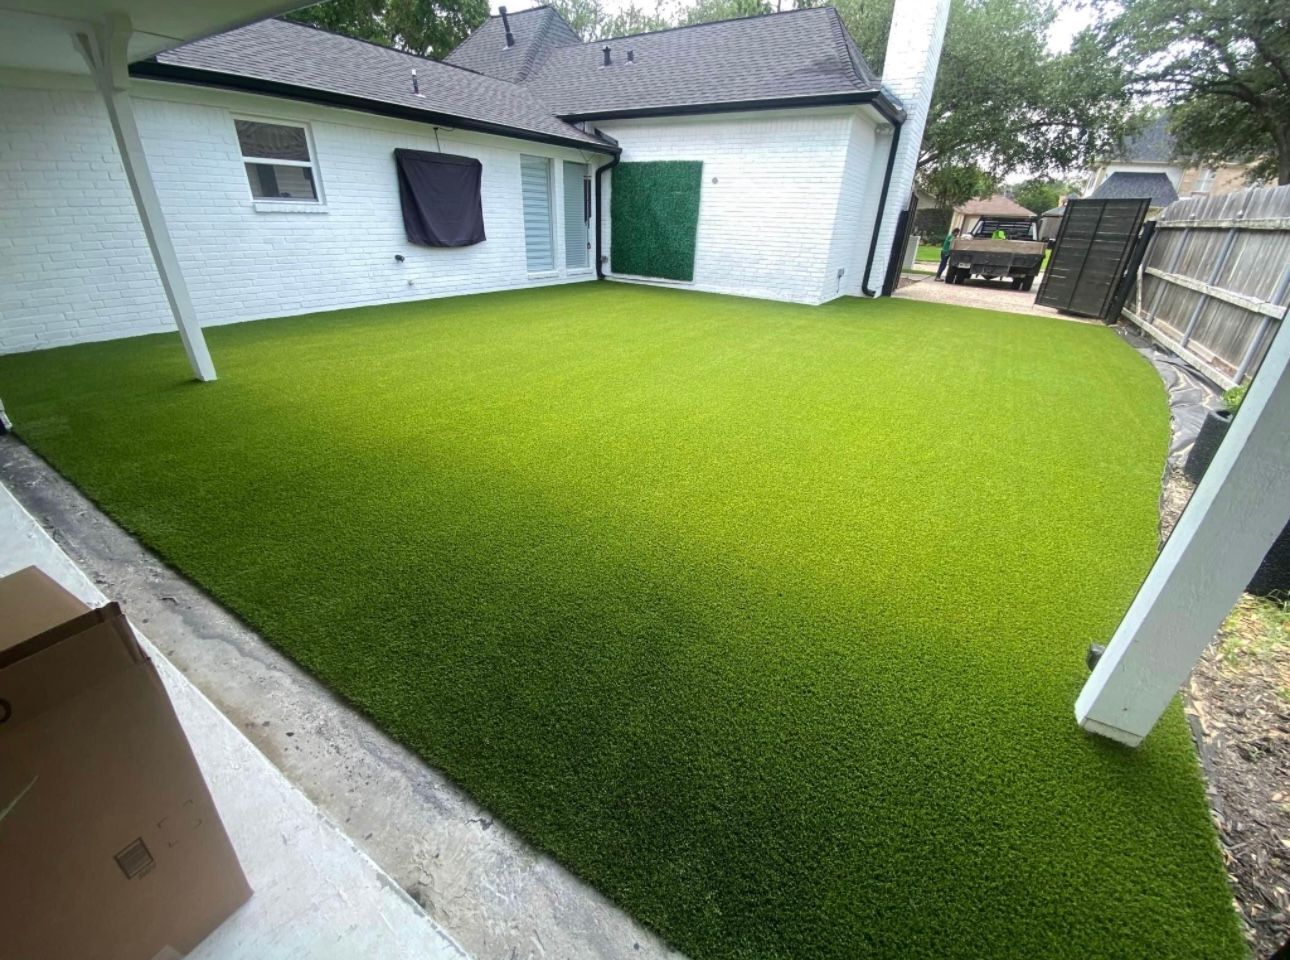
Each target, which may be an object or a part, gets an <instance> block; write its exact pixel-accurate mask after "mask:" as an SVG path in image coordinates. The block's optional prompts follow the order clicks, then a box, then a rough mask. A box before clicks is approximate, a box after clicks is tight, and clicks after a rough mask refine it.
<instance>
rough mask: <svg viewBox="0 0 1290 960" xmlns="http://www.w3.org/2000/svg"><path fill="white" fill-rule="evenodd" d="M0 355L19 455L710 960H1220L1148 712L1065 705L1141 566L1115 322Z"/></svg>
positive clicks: (838, 314) (788, 325) (438, 309)
mask: <svg viewBox="0 0 1290 960" xmlns="http://www.w3.org/2000/svg"><path fill="white" fill-rule="evenodd" d="M208 336H209V338H210V345H211V349H212V352H213V354H214V357H215V361H216V363H217V365H218V368H219V371H220V376H221V379H220V380H219V381H218V382H217V383H213V384H205V385H198V384H194V383H191V382H188V373H187V368H186V364H185V361H184V357H183V352H182V350H181V349H180V347H179V343H178V340H177V338H176V337H175V336H172V335H158V336H152V337H146V338H139V339H135V340H129V341H118V342H113V343H104V344H97V345H86V346H78V347H71V348H66V349H60V350H51V351H48V352H44V353H37V354H28V355H24V356H9V357H0V384H3V398H4V401H5V405H6V407H8V408H9V410H10V411H11V413H12V415H13V417H14V419H15V420H16V422H17V425H18V431H19V433H20V434H21V435H22V437H23V438H24V439H26V440H27V441H28V442H29V443H30V444H31V445H32V446H34V447H35V448H36V449H37V450H38V451H39V452H40V453H41V454H42V455H44V456H45V457H47V458H48V459H49V460H50V461H51V462H52V463H53V464H54V465H55V466H57V467H58V469H59V470H61V471H62V472H63V473H65V474H66V475H67V476H69V477H70V478H72V479H73V480H74V481H75V482H76V483H77V484H78V485H79V486H80V487H81V488H82V489H83V490H85V491H86V492H87V493H88V494H89V495H90V496H91V497H93V498H94V499H95V500H96V501H97V502H98V503H100V504H102V505H103V507H104V508H105V509H107V510H108V512H110V513H111V514H112V515H113V516H114V517H116V518H117V519H118V520H119V521H120V522H121V523H122V524H124V525H125V526H126V527H127V528H128V529H130V530H132V531H134V532H135V533H136V534H138V535H139V536H140V537H141V538H142V539H143V540H144V541H145V542H146V543H147V544H149V545H150V546H151V547H153V548H154V549H155V550H157V551H158V552H159V553H160V554H161V555H162V556H164V557H165V558H166V559H167V560H169V561H170V562H171V563H173V564H174V565H175V566H176V567H178V568H179V569H181V570H183V571H184V572H186V573H187V574H189V575H190V576H191V577H193V578H194V579H195V580H197V581H198V582H199V583H201V584H203V585H204V586H206V587H207V588H208V589H209V590H210V591H211V593H213V594H214V595H215V596H216V597H218V598H220V599H221V600H222V601H224V602H225V603H227V604H228V605H229V606H230V607H231V608H232V609H234V610H236V611H237V612H238V613H240V614H241V615H242V616H243V617H244V618H245V619H246V620H247V621H248V622H249V623H250V624H252V625H253V626H254V627H256V628H257V629H259V630H260V631H262V632H263V634H264V635H265V636H266V637H267V638H268V639H269V640H270V641H272V642H273V643H274V644H276V645H277V646H278V647H280V648H281V649H282V650H284V651H286V652H287V653H289V654H290V655H291V656H292V657H294V658H295V659H296V660H298V661H299V662H300V663H301V664H303V665H304V666H305V667H306V668H308V669H309V670H311V671H312V672H313V673H315V674H316V675H317V676H319V677H321V678H322V679H323V680H325V681H326V682H327V683H328V684H329V685H330V686H332V687H333V688H334V689H335V690H337V691H338V692H339V693H341V694H342V695H343V696H345V697H346V698H348V699H349V700H350V701H351V702H353V703H354V704H356V705H358V706H359V707H361V708H362V709H363V710H364V711H366V712H367V713H368V714H369V715H370V716H371V717H373V718H374V719H375V721H376V722H377V723H379V724H380V725H381V726H382V727H384V729H386V730H387V731H389V732H390V733H391V734H392V735H393V736H395V737H397V738H398V739H399V740H401V741H403V742H404V743H406V744H408V745H409V746H410V747H412V748H413V749H414V750H416V751H417V752H419V753H420V754H421V755H422V756H423V757H425V758H426V760H427V761H428V762H430V763H431V764H433V765H435V766H437V767H440V768H442V769H443V770H444V771H446V772H447V773H448V775H449V776H451V777H452V778H454V779H455V780H456V781H457V782H459V783H460V784H462V785H463V786H464V787H465V788H466V789H468V790H469V791H470V792H471V793H472V794H473V795H474V796H475V797H477V798H478V799H479V800H480V801H481V802H482V803H483V804H484V805H485V806H487V807H488V808H489V809H490V810H491V811H492V812H493V813H494V814H495V815H497V816H498V817H500V818H501V819H502V820H503V821H504V822H506V823H508V824H510V825H511V826H512V827H514V828H515V829H517V830H518V831H520V832H521V833H522V834H523V835H524V836H526V837H527V838H529V839H530V840H531V841H532V842H533V843H535V844H536V845H538V846H539V847H541V848H543V849H545V850H548V851H550V852H552V853H553V854H555V855H556V856H557V857H559V858H560V859H561V860H562V861H563V862H564V863H566V864H568V865H569V866H570V867H571V868H572V869H573V870H575V871H576V872H577V873H579V874H581V875H582V876H584V877H586V878H587V879H588V880H590V881H591V882H592V883H594V884H595V885H596V886H598V887H599V888H600V889H601V890H603V891H604V892H605V893H606V894H608V895H609V896H610V897H612V898H613V899H614V900H616V901H618V902H619V903H620V904H622V905H623V906H624V907H625V908H627V909H628V910H629V911H631V913H633V914H634V915H635V916H636V917H638V918H639V919H640V920H642V921H644V922H645V923H646V924H648V925H650V926H652V927H654V928H655V929H657V930H658V931H660V932H661V933H662V934H663V935H664V936H665V937H666V938H667V939H668V940H669V941H671V942H672V943H673V944H675V945H676V946H677V947H678V948H680V949H681V950H683V951H685V952H686V953H688V954H690V955H691V956H692V957H694V958H699V960H708V958H794V960H798V958H838V960H854V958H859V957H902V958H904V957H929V958H930V957H935V958H938V960H943V958H953V957H962V958H992V960H996V958H1025V960H1038V958H1044V960H1051V958H1079V960H1087V958H1092V957H1097V958H1113V957H1124V958H1135V960H1136V958H1143V957H1151V958H1153V960H1162V958H1180V957H1195V958H1206V960H1213V958H1237V957H1241V956H1242V955H1243V947H1242V944H1241V940H1240V936H1239V934H1238V930H1237V925H1236V920H1235V917H1234V914H1233V911H1232V909H1231V903H1230V898H1229V894H1228V891H1227V888H1226V885H1225V878H1224V873H1223V869H1222V865H1221V863H1220V859H1219V854H1218V851H1217V847H1216V843H1215V837H1214V832H1213V829H1212V827H1211V825H1210V821H1209V817H1208V813H1207V808H1206V803H1205V799H1204V796H1203V792H1202V786H1201V782H1200V779H1199V774H1198V768H1197V763H1196V760H1195V756H1194V752H1193V749H1192V745H1191V743H1190V740H1189V738H1188V734H1187V729H1186V726H1185V723H1184V722H1183V718H1182V716H1181V712H1180V711H1179V710H1178V709H1177V707H1176V705H1175V707H1174V708H1173V709H1171V711H1170V712H1169V714H1168V715H1167V716H1166V717H1165V718H1164V721H1163V722H1162V723H1161V724H1160V726H1159V727H1158V728H1157V729H1156V731H1155V732H1154V733H1153V734H1152V735H1151V736H1150V737H1149V738H1148V740H1147V741H1146V743H1145V745H1144V746H1143V747H1142V748H1141V749H1139V750H1137V751H1131V750H1126V749H1121V748H1118V747H1116V746H1114V745H1112V744H1110V743H1109V742H1106V741H1103V740H1100V739H1097V738H1094V737H1090V736H1087V735H1085V734H1083V733H1082V732H1081V731H1080V730H1079V729H1078V728H1077V727H1076V725H1075V723H1074V719H1073V715H1072V704H1073V702H1074V699H1075V696H1076V694H1077V692H1078V690H1079V688H1080V685H1081V684H1082V683H1083V681H1084V679H1085V676H1086V670H1085V668H1084V665H1083V656H1084V651H1085V649H1086V647H1087V645H1088V644H1089V642H1090V641H1095V640H1096V641H1104V640H1105V639H1106V638H1107V637H1108V636H1110V634H1111V631H1112V629H1113V627H1114V626H1115V624H1116V622H1117V621H1118V619H1119V617H1120V615H1121V613H1122V612H1123V610H1124V608H1125V607H1126V606H1127V604H1128V602H1129V600H1130V599H1131V597H1132V595H1133V593H1134V591H1135V589H1136V587H1137V585H1138V583H1139V581H1140V579H1141V577H1142V576H1143V574H1144V572H1145V571H1146V569H1147V568H1148V566H1149V565H1150V563H1151V560H1152V557H1153V555H1154V553H1155V543H1156V525H1157V516H1156V510H1157V505H1156V500H1157V495H1158V491H1159V478H1160V472H1161V466H1162V463H1163V458H1164V455H1165V449H1166V443H1167V439H1168V415H1167V410H1166V405H1165V395H1164V391H1163V389H1162V387H1161V385H1160V383H1159V382H1158V380H1157V377H1156V374H1155V373H1154V372H1153V371H1152V370H1151V368H1150V366H1149V365H1148V364H1146V363H1145V362H1144V361H1143V360H1142V359H1141V358H1140V357H1138V356H1137V355H1136V354H1135V353H1134V352H1133V351H1132V350H1131V349H1129V348H1128V346H1126V345H1125V344H1124V343H1122V342H1120V341H1119V340H1118V339H1117V338H1116V336H1115V335H1114V334H1113V333H1112V332H1111V331H1109V330H1107V329H1104V328H1101V327H1096V326H1089V325H1082V324H1073V323H1065V322H1062V321H1056V320H1047V319H1040V318H1035V317H1023V316H1015V315H1011V314H1000V313H990V312H984V311H975V310H962V309H960V310H953V309H947V308H944V307H940V306H937V305H933V304H922V303H912V302H904V301H898V300H884V301H880V302H868V301H857V300H844V301H837V302H834V303H832V304H829V305H827V306H824V307H818V308H810V307H797V306H788V305H783V304H773V303H767V302H759V301H750V300H741V299H736V298H728V297H718V296H707V295H702V294H694V293H688V292H683V291H676V290H660V289H650V288H640V287H630V286H624V285H616V284H605V283H602V284H595V285H584V286H578V287H572V288H550V289H545V290H533V291H523V292H516V293H507V294H497V295H489V296H476V297H467V298H460V299H453V300H440V301H430V302H426V303H419V304H406V305H395V306H385V307H375V308H368V309H359V310H348V311H342V312H338V313H331V314H319V315H314V316H307V317H298V318H293V319H284V320H275V321H268V322H263V323H255V324H244V325H239V326H231V327H217V328H214V329H211V330H210V331H209V332H208Z"/></svg>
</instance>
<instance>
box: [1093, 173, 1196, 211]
mask: <svg viewBox="0 0 1290 960" xmlns="http://www.w3.org/2000/svg"><path fill="white" fill-rule="evenodd" d="M1090 197H1091V199H1093V200H1150V201H1151V206H1153V207H1167V206H1169V204H1171V203H1173V202H1174V201H1175V200H1177V199H1178V191H1176V190H1175V189H1174V185H1173V184H1172V183H1170V182H1169V177H1167V176H1166V175H1165V174H1163V173H1123V172H1121V173H1113V174H1111V175H1110V176H1109V177H1107V178H1106V179H1105V180H1103V181H1102V182H1101V183H1100V184H1099V185H1098V188H1097V189H1096V190H1094V191H1093V192H1092V194H1090Z"/></svg>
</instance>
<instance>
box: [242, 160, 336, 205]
mask: <svg viewBox="0 0 1290 960" xmlns="http://www.w3.org/2000/svg"><path fill="white" fill-rule="evenodd" d="M246 178H247V179H248V180H249V181H250V182H251V196H253V197H256V198H258V199H260V200H317V199H318V192H317V191H316V190H315V189H314V172H313V171H312V170H310V169H309V168H308V167H281V166H278V165H277V164H273V163H248V164H247V165H246Z"/></svg>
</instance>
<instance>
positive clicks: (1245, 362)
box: [1124, 186, 1290, 387]
mask: <svg viewBox="0 0 1290 960" xmlns="http://www.w3.org/2000/svg"><path fill="white" fill-rule="evenodd" d="M1288 300H1290V186H1284V187H1263V188H1253V189H1249V190H1242V191H1241V192H1239V193H1229V194H1226V195H1224V196H1220V197H1193V198H1191V199H1189V200H1179V201H1178V202H1176V203H1171V204H1170V205H1169V206H1168V207H1166V208H1165V209H1164V212H1163V213H1161V215H1160V218H1159V219H1158V220H1157V222H1156V231H1155V234H1154V236H1153V238H1152V240H1151V246H1150V248H1149V249H1148V250H1147V253H1146V256H1145V257H1144V259H1143V261H1142V266H1141V267H1140V269H1139V271H1138V283H1137V286H1136V290H1135V293H1134V296H1133V297H1132V299H1131V300H1130V301H1129V303H1127V304H1126V305H1125V307H1124V316H1125V317H1127V318H1128V319H1129V320H1131V321H1133V322H1134V323H1135V324H1137V325H1138V326H1139V327H1140V328H1142V330H1143V331H1144V332H1145V333H1147V334H1148V335H1149V336H1150V337H1152V338H1153V339H1154V340H1156V341H1157V342H1159V343H1160V344H1161V345H1162V346H1164V347H1165V348H1167V349H1168V350H1170V351H1172V352H1173V353H1176V354H1177V355H1178V356H1180V357H1182V358H1183V359H1184V360H1186V361H1187V362H1188V363H1190V364H1192V365H1194V366H1195V367H1196V368H1197V369H1199V370H1200V371H1201V372H1202V373H1204V374H1205V375H1206V376H1208V377H1209V378H1211V379H1212V380H1214V381H1215V382H1216V383H1218V384H1219V385H1221V386H1224V387H1231V386H1235V385H1236V384H1238V383H1241V382H1243V381H1244V380H1245V379H1246V377H1248V376H1249V375H1250V374H1252V373H1253V372H1254V371H1255V370H1257V369H1258V365H1259V361H1261V360H1262V359H1263V353H1264V352H1265V351H1266V350H1267V347H1268V344H1269V343H1270V342H1271V341H1272V334H1273V333H1275V332H1276V329H1277V327H1278V326H1279V325H1280V324H1281V322H1282V320H1283V319H1284V317H1285V315H1286V303H1287V301H1288Z"/></svg>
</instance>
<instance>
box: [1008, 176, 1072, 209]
mask: <svg viewBox="0 0 1290 960" xmlns="http://www.w3.org/2000/svg"><path fill="white" fill-rule="evenodd" d="M1072 189H1073V188H1072V187H1071V185H1070V184H1069V183H1066V182H1065V181H1062V180H1053V179H1051V178H1050V177H1031V178H1030V179H1029V180H1024V181H1022V182H1021V183H1020V184H1018V185H1017V188H1016V189H1015V190H1014V191H1013V192H1012V199H1014V200H1016V201H1017V202H1018V203H1019V204H1021V205H1022V206H1023V207H1025V208H1026V209H1027V210H1029V211H1030V212H1031V213H1043V212H1044V211H1045V210H1051V209H1052V208H1053V207H1055V206H1057V204H1058V202H1059V201H1060V200H1061V198H1062V195H1063V194H1067V193H1070V192H1071V190H1072Z"/></svg>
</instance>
